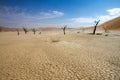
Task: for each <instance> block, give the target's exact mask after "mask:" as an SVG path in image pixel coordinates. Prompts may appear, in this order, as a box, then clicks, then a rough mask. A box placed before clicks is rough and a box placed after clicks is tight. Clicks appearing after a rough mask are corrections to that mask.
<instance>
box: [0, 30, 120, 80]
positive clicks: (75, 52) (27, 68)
mask: <svg viewBox="0 0 120 80" xmlns="http://www.w3.org/2000/svg"><path fill="white" fill-rule="evenodd" d="M43 33H44V34H41V35H39V34H36V35H33V33H28V34H27V35H25V34H24V33H21V34H20V36H17V34H16V33H15V32H1V33H0V80H119V79H120V43H119V41H120V35H115V34H116V33H114V34H112V33H109V36H107V37H106V36H104V35H88V34H82V33H80V34H77V33H74V32H73V33H67V35H65V36H64V35H63V33H62V32H54V33H51V32H43ZM117 34H118V33H117Z"/></svg>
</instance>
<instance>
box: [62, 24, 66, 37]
mask: <svg viewBox="0 0 120 80" xmlns="http://www.w3.org/2000/svg"><path fill="white" fill-rule="evenodd" d="M66 28H67V25H65V26H64V27H63V28H62V29H63V33H64V35H65V34H66V33H65V30H66Z"/></svg>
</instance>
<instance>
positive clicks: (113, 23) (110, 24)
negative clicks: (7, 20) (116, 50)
mask: <svg viewBox="0 0 120 80" xmlns="http://www.w3.org/2000/svg"><path fill="white" fill-rule="evenodd" d="M103 28H106V29H108V30H120V17H117V18H114V19H112V20H109V21H107V22H105V23H103V24H101V25H99V26H98V28H97V29H103ZM16 29H17V28H9V27H5V26H0V32H2V31H16ZM38 29H40V30H59V29H61V28H57V27H45V28H43V27H42V28H38ZM69 29H72V28H69ZM85 29H93V27H87V28H85ZM19 30H22V29H21V28H19Z"/></svg>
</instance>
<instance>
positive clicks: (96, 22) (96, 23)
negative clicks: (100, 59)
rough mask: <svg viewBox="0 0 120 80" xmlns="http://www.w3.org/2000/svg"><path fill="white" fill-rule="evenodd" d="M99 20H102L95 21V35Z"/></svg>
mask: <svg viewBox="0 0 120 80" xmlns="http://www.w3.org/2000/svg"><path fill="white" fill-rule="evenodd" d="M99 22H100V20H98V21H95V27H94V30H93V34H94V35H95V31H96V28H97V25H98V23H99Z"/></svg>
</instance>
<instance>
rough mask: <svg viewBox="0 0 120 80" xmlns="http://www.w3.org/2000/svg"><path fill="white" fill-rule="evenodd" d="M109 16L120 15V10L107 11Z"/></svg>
mask: <svg viewBox="0 0 120 80" xmlns="http://www.w3.org/2000/svg"><path fill="white" fill-rule="evenodd" d="M107 12H108V14H109V15H120V8H113V9H109V10H107Z"/></svg>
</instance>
